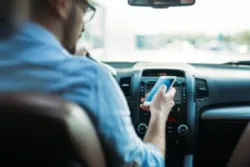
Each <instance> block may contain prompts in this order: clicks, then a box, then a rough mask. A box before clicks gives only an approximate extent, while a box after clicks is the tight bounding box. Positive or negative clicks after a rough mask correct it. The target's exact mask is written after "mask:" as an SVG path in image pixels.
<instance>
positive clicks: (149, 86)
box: [146, 82, 182, 104]
mask: <svg viewBox="0 0 250 167" xmlns="http://www.w3.org/2000/svg"><path fill="white" fill-rule="evenodd" d="M154 85H155V82H149V83H147V84H146V94H148V93H149V92H150V91H151V89H152V88H153V87H154ZM174 88H175V89H176V93H175V97H174V101H175V103H177V104H178V103H181V98H182V96H181V95H182V92H181V86H174Z"/></svg>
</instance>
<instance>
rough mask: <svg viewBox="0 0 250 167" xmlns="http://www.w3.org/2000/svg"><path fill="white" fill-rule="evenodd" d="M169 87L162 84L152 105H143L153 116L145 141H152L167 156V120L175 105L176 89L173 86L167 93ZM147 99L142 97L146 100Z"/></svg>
mask: <svg viewBox="0 0 250 167" xmlns="http://www.w3.org/2000/svg"><path fill="white" fill-rule="evenodd" d="M166 90H167V87H166V86H165V85H163V86H161V87H160V89H159V90H158V92H157V93H156V94H155V96H154V97H153V100H152V101H151V104H150V106H145V105H141V108H143V109H144V110H146V111H149V110H150V111H151V118H150V121H149V125H148V130H147V133H146V135H145V137H144V142H146V143H151V144H153V145H155V146H156V147H158V148H159V149H160V150H161V152H162V154H163V155H164V156H165V149H166V121H167V119H168V116H169V113H170V111H171V109H172V107H173V106H174V95H175V89H174V88H171V89H170V90H169V91H168V92H167V93H166ZM144 101H145V99H142V102H144Z"/></svg>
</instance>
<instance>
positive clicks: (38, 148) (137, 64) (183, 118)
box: [0, 0, 250, 167]
mask: <svg viewBox="0 0 250 167" xmlns="http://www.w3.org/2000/svg"><path fill="white" fill-rule="evenodd" d="M123 1H125V0H123ZM199 1H205V0H196V1H195V0H186V1H185V0H128V1H126V4H127V5H130V6H129V7H130V8H135V9H137V8H144V9H145V8H150V9H153V10H170V9H172V8H178V10H182V9H184V8H192V7H193V6H195V5H196V4H198V3H199ZM218 1H222V0H218ZM242 1H243V0H242ZM214 5H216V4H214ZM246 21H247V20H246ZM210 51H211V50H210ZM182 52H184V54H185V51H182ZM90 53H94V52H91V51H90ZM249 53H250V52H248V53H246V57H247V56H249ZM214 54H215V55H216V56H218V57H219V56H220V55H219V54H221V53H218V52H215V53H214ZM223 54H225V53H223ZM152 56H154V55H152ZM185 56H189V55H185ZM216 56H215V61H216V58H217V57H216ZM239 57H240V56H239ZM168 58H169V57H168ZM237 58H238V57H237V56H236V58H235V57H234V59H233V61H228V62H225V63H199V62H198V63H197V62H181V61H180V62H165V61H163V60H161V59H160V61H157V62H154V61H148V60H146V61H107V60H100V61H101V63H103V64H104V65H105V66H106V67H107V69H108V70H110V72H111V73H112V74H113V76H114V77H115V79H116V80H117V83H118V84H119V86H120V87H121V90H122V91H123V93H124V96H125V97H126V99H127V102H128V106H129V108H130V111H131V119H132V122H133V125H134V128H135V130H136V132H137V134H138V136H139V137H140V138H142V139H143V137H144V135H145V133H146V131H147V127H148V123H149V119H150V112H147V111H145V110H143V109H141V108H140V104H141V99H142V98H144V97H145V96H146V94H147V93H148V92H150V90H151V89H152V87H153V86H154V84H155V83H156V81H157V80H158V78H159V77H160V76H176V77H177V80H176V82H175V84H174V86H173V87H174V88H175V89H176V95H175V97H174V101H175V106H174V108H173V109H172V110H171V113H170V116H169V119H168V121H167V124H166V127H167V128H166V129H167V130H166V136H167V139H166V140H167V149H166V150H167V153H166V166H167V167H193V166H194V167H215V166H218V167H223V166H230V167H246V166H250V159H249V155H250V151H249V148H250V143H249V141H250V124H249V119H250V66H249V65H250V63H249V60H250V59H249V57H248V59H249V60H248V61H246V60H245V59H244V60H240V61H235V60H238V59H237ZM162 59H163V58H162ZM170 59H171V56H170ZM239 59H240V58H239ZM226 60H228V59H226ZM248 93H249V94H248ZM0 109H1V112H0V122H1V125H2V126H1V127H0V129H1V130H0V131H1V137H0V145H1V149H0V153H1V161H2V162H1V163H4V161H6V162H7V163H9V165H10V166H16V165H19V166H20V164H22V163H24V164H26V166H59V165H60V166H65V165H68V166H89V167H104V166H107V164H108V162H107V161H110V160H107V159H106V158H105V150H103V149H102V147H101V139H100V138H99V137H98V132H96V130H95V129H94V126H93V124H92V122H91V118H90V117H89V116H88V111H86V110H85V109H84V108H80V107H79V106H77V105H76V104H73V103H72V102H66V101H64V100H63V99H61V98H60V97H55V96H54V95H48V94H46V95H44V94H33V93H18V92H16V93H10V94H3V95H0ZM31 124H32V125H33V126H32V127H31V126H30V125H31ZM38 129H39V131H38ZM55 131H56V132H57V135H55ZM58 132H60V133H59V134H58ZM41 152H42V153H44V152H46V154H41ZM52 155H53V156H52ZM13 156H15V157H18V158H15V160H14V161H13ZM51 157H53V158H51ZM37 162H39V163H37Z"/></svg>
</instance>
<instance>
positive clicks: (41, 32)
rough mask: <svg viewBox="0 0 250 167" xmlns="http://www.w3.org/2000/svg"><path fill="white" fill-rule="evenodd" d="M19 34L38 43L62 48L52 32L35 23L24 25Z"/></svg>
mask: <svg viewBox="0 0 250 167" xmlns="http://www.w3.org/2000/svg"><path fill="white" fill-rule="evenodd" d="M21 32H22V33H23V34H24V35H25V36H29V37H32V38H33V39H36V40H38V41H40V42H43V43H47V44H50V45H55V46H58V47H62V44H61V43H60V41H59V40H58V39H57V38H56V36H55V35H54V34H53V33H52V32H50V31H49V30H48V29H46V28H45V27H43V26H41V25H39V24H37V23H34V22H27V23H25V24H24V25H23V28H22V29H21Z"/></svg>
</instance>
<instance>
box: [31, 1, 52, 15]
mask: <svg viewBox="0 0 250 167" xmlns="http://www.w3.org/2000/svg"><path fill="white" fill-rule="evenodd" d="M30 1H31V14H32V15H34V14H39V13H41V12H45V11H46V10H47V9H48V8H49V7H50V6H49V2H48V0H30Z"/></svg>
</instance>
